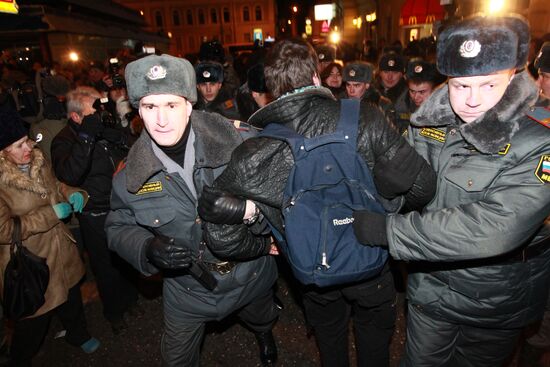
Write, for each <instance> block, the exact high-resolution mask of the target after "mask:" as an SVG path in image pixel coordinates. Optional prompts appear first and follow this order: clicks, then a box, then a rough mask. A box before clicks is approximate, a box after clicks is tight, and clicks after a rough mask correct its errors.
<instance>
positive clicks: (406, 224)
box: [386, 152, 550, 261]
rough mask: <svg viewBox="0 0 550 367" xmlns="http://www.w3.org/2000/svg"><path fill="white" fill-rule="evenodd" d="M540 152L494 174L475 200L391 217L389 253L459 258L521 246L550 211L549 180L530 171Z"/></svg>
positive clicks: (429, 258) (485, 255)
mask: <svg viewBox="0 0 550 367" xmlns="http://www.w3.org/2000/svg"><path fill="white" fill-rule="evenodd" d="M543 153H544V152H539V154H538V155H536V153H535V154H531V155H530V157H527V158H526V159H523V160H522V161H521V162H520V163H518V164H517V165H515V166H513V167H511V168H509V169H507V170H505V171H504V172H503V173H502V174H500V175H498V176H497V177H495V179H494V181H493V182H492V183H491V184H490V186H489V187H488V188H487V189H486V190H485V191H484V193H483V196H482V198H481V199H479V200H475V201H471V202H465V203H464V204H459V205H455V206H453V207H448V208H441V209H434V210H432V211H426V212H425V213H423V214H420V213H418V212H412V213H408V214H406V215H395V216H390V217H389V218H388V224H387V227H386V228H387V235H388V240H389V244H390V253H391V255H392V256H393V257H394V258H395V259H398V260H427V261H458V260H468V259H481V258H488V257H493V256H498V255H501V254H505V253H507V252H509V251H512V250H514V249H516V248H518V247H519V246H521V245H524V244H525V243H526V241H528V240H529V239H530V238H531V237H532V236H533V235H534V234H535V233H536V231H537V230H538V229H539V228H540V227H541V225H542V223H543V222H544V220H545V218H547V217H548V216H549V215H550V206H549V203H550V190H549V187H548V184H543V183H541V182H540V181H538V179H537V177H535V175H534V174H533V172H534V170H535V168H536V167H537V165H538V162H539V160H540V157H541V154H543Z"/></svg>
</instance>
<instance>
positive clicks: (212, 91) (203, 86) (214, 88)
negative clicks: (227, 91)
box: [197, 82, 222, 102]
mask: <svg viewBox="0 0 550 367" xmlns="http://www.w3.org/2000/svg"><path fill="white" fill-rule="evenodd" d="M197 88H198V90H199V92H200V94H201V95H202V98H204V99H205V100H206V102H212V101H213V100H214V99H216V97H217V96H218V93H220V89H222V83H220V82H215V83H214V82H206V83H200V84H197Z"/></svg>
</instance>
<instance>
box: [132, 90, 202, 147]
mask: <svg viewBox="0 0 550 367" xmlns="http://www.w3.org/2000/svg"><path fill="white" fill-rule="evenodd" d="M192 110H193V106H192V105H191V103H190V102H189V101H187V100H186V99H185V98H183V97H180V96H175V95H173V94H153V95H149V96H146V97H143V98H142V99H141V100H140V101H139V115H140V116H141V118H142V119H143V123H144V125H145V129H147V132H148V133H149V135H150V136H151V138H152V139H153V140H154V141H155V142H156V143H157V144H158V145H160V146H163V147H171V146H173V145H174V144H176V143H177V142H179V140H180V139H181V137H182V136H183V133H184V131H185V128H186V127H187V123H188V122H189V116H190V115H191V111H192Z"/></svg>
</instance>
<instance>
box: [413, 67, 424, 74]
mask: <svg viewBox="0 0 550 367" xmlns="http://www.w3.org/2000/svg"><path fill="white" fill-rule="evenodd" d="M414 72H415V73H417V74H419V73H421V72H422V65H416V66H415V67H414Z"/></svg>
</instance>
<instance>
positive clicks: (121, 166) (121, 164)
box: [113, 159, 126, 177]
mask: <svg viewBox="0 0 550 367" xmlns="http://www.w3.org/2000/svg"><path fill="white" fill-rule="evenodd" d="M124 167H126V159H123V160H121V161H120V162H118V164H117V166H116V169H115V172H114V173H113V177H115V176H116V175H117V174H118V173H119V172H120V171H122V170H123V169H124Z"/></svg>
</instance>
